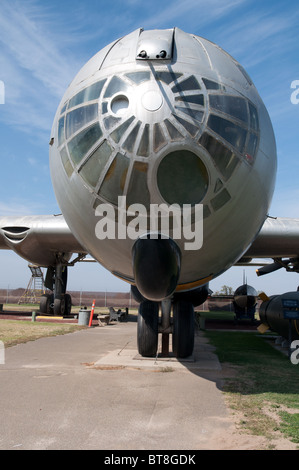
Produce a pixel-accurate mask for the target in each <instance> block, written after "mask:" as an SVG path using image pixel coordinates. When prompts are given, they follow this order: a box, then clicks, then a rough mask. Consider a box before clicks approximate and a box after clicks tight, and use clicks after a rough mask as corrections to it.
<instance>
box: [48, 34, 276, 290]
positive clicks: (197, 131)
mask: <svg viewBox="0 0 299 470" xmlns="http://www.w3.org/2000/svg"><path fill="white" fill-rule="evenodd" d="M145 33H146V36H144V43H143V36H142V35H143V34H145ZM161 37H162V42H163V41H164V43H163V44H166V45H165V48H167V47H168V46H167V44H168V43H167V41H170V39H171V41H172V42H171V48H169V50H167V54H171V58H167V59H163V58H161V57H159V58H158V54H157V55H156V58H154V57H153V54H154V53H155V51H158V49H159V48H160V44H161V43H160V41H161ZM146 44H152V45H153V50H152V51H151V53H150V54H151V57H150V58H149V57H138V54H140V51H141V52H142V50H143V49H144V48H146V47H149V46H146ZM155 48H156V49H155ZM167 57H168V56H167ZM188 80H189V82H188ZM189 83H190V84H189ZM192 83H193V84H192ZM213 84H214V85H213ZM95 87H98V89H99V96H96V95H94V94H93V92H94V89H95ZM184 87H185V88H184ZM86 90H87V91H86ZM84 93H85V95H84ZM87 95H89V97H87ZM84 96H85V97H84ZM199 96H201V98H199ZM215 96H216V98H215ZM223 97H225V98H223ZM227 97H228V98H227ZM90 98H91V99H90ZM225 100H226V102H227V103H231V101H232V100H234V103H235V104H236V106H237V107H238V106H239V105H240V106H241V105H242V106H245V107H246V109H247V111H246V112H247V114H248V116H249V112H250V117H248V118H246V119H247V121H246V122H245V123H244V122H242V116H241V117H240V116H239V115H236V114H235V112H236V111H235V110H234V109H233V110H232V111H230V110H229V109H226V110H225V109H224V108H221V106H222V105H221V103H223V102H224V101H225ZM217 103H218V104H217ZM219 103H220V104H219ZM83 105H84V106H83ZM87 105H88V110H87V109H84V110H83V107H84V108H87ZM92 106H93V108H92ZM219 106H220V107H219ZM81 108H82V109H81ZM80 109H81V111H80ZM252 109H254V110H255V111H254V112H255V118H254V119H255V120H256V121H257V122H258V124H257V122H256V123H255V124H254V123H253V122H251V121H252V120H253V117H252V114H251V110H252ZM80 113H81V114H80ZM230 113H231V114H230ZM87 114H89V115H90V116H91V117H90V118H86V115H87ZM79 115H81V116H85V117H83V119H85V122H84V123H83V125H82V124H80V122H79V123H78V122H77V121H78V116H79ZM76 119H77V121H76ZM226 123H227V125H226ZM84 126H85V127H84ZM83 127H84V129H90V132H89V134H88V139H89V142H88V145H85V143H86V141H83V140H82V139H81V137H80V136H82V128H83ZM84 132H85V131H84ZM234 132H235V133H236V132H239V133H240V135H238V136H237V137H234ZM92 133H93V134H92ZM91 134H92V135H95V137H94V138H93V139H92V141H91V143H90V136H91ZM86 136H87V131H86V132H85V139H87V137H86ZM80 139H81V140H80ZM242 139H243V140H244V142H243V143H244V145H243V144H241V143H240V142H241V140H242ZM250 139H252V140H254V142H255V147H254V153H253V151H252V152H250V151H249V150H248V148H249V145H250V144H249V140H250ZM220 147H221V149H225V151H223V150H222V152H224V154H225V155H226V156H225V157H224V159H225V158H226V160H224V163H222V161H221V158H220V157H221V152H220V157H219V156H217V158H216V157H215V155H213V149H214V148H216V149H217V152H218V153H219V148H220ZM78 148H79V151H78ZM107 149H108V150H107ZM80 152H81V154H80ZM97 152H98V153H97ZM176 152H178V154H181V155H183V156H184V155H187V156H189V155H190V154H192V155H195V156H197V157H198V159H199V161H200V164H201V165H202V166H203V167H204V169H205V170H204V176H203V179H204V181H205V186H204V188H203V189H202V190H200V188H199V192H198V194H199V196H198V199H196V197H197V196H196V194H195V195H194V200H191V204H192V203H195V202H200V203H201V204H203V206H204V219H203V246H202V248H201V249H199V250H185V248H184V246H185V245H184V244H185V242H186V240H185V239H184V237H182V238H181V239H180V240H176V242H177V244H178V245H179V248H180V250H181V253H182V265H181V274H180V279H179V284H178V290H184V289H188V288H193V287H196V286H197V285H201V284H204V283H206V282H207V281H208V280H210V279H212V278H214V277H216V276H218V275H219V274H221V273H222V272H224V271H225V270H227V269H228V268H229V267H231V266H232V265H233V264H234V263H235V262H236V261H237V260H238V259H239V258H240V257H241V256H242V255H243V254H244V253H245V252H246V250H247V249H248V248H249V246H250V244H251V243H252V241H253V240H254V239H255V238H256V236H257V234H258V232H259V231H260V229H261V227H262V225H263V223H264V221H265V219H266V216H267V212H268V209H269V205H270V202H271V198H272V194H273V190H274V182H275V175H276V146H275V138H274V134H273V130H272V126H271V122H270V118H269V116H268V113H267V111H266V108H265V106H264V104H263V102H262V100H261V98H260V96H259V94H258V92H257V90H256V88H255V87H254V85H253V84H252V82H251V80H250V78H249V77H248V76H247V74H246V73H245V71H244V70H243V69H242V67H241V66H240V65H239V64H238V63H237V62H236V61H235V60H234V59H233V58H232V57H231V56H229V55H228V54H227V53H225V52H224V51H223V50H222V49H221V48H219V47H218V46H217V45H215V44H213V43H211V42H210V41H208V40H205V39H203V38H200V37H198V36H194V35H191V34H186V33H184V32H183V31H181V30H179V29H177V28H175V29H174V30H166V32H165V35H163V32H159V31H158V30H154V31H151V32H143V31H142V30H136V31H134V32H133V33H131V34H129V35H127V36H125V37H124V38H121V39H119V40H118V41H115V42H114V43H112V44H110V45H108V46H107V47H106V48H104V49H103V50H102V51H100V52H99V53H98V54H96V55H95V56H94V57H93V58H92V59H91V60H90V61H89V62H88V63H87V64H86V65H85V66H84V67H83V68H82V69H81V70H80V72H79V73H78V75H77V76H76V77H75V79H74V80H73V82H72V83H71V84H70V86H69V88H68V89H67V91H66V93H65V95H64V96H63V98H62V100H61V103H60V105H59V107H58V110H57V114H56V117H55V119H54V123H53V128H52V133H51V146H50V168H51V175H52V181H53V186H54V190H55V193H56V197H57V200H58V203H59V205H60V208H61V211H62V213H63V215H64V217H65V220H66V222H67V224H68V226H69V227H70V230H71V232H72V233H73V234H74V236H75V237H76V239H78V241H79V243H80V245H81V246H83V247H84V248H85V249H86V251H88V252H89V253H91V254H92V256H93V257H94V258H95V259H96V260H97V261H98V262H99V263H101V264H102V265H103V266H105V267H106V268H107V269H108V270H109V271H111V272H113V273H114V274H116V275H117V276H119V277H121V278H122V279H125V280H128V281H129V282H132V283H134V277H133V270H132V246H133V244H134V240H131V239H130V238H128V237H126V238H125V239H117V237H116V239H109V238H106V239H102V240H99V238H98V237H97V234H96V226H97V223H98V221H99V218H98V217H97V215H96V208H97V207H98V205H100V204H106V203H109V204H111V205H112V206H113V207H115V208H116V210H117V207H116V205H117V198H118V196H124V197H126V198H127V201H128V202H129V203H138V202H142V203H144V204H145V206H146V207H148V205H149V204H162V203H168V204H169V203H170V202H172V201H170V198H169V199H168V200H166V199H167V197H168V196H165V195H168V194H170V193H171V187H169V182H167V183H166V182H165V183H164V182H163V178H164V179H165V180H167V170H165V171H164V173H163V172H162V170H161V168H162V162H166V159H167V158H168V156H169V155H177V153H176ZM227 154H229V155H230V157H229V158H228V157H227ZM97 159H98V160H97ZM219 159H220V160H219ZM174 161H175V160H174ZM99 165H102V167H101V171H99ZM180 165H181V166H180V168H179V170H178V171H180V172H181V169H182V167H183V164H182V163H181V162H180ZM185 166H186V167H188V159H186V165H185ZM167 168H170V165H169V163H168V167H167ZM170 170H171V168H170ZM187 170H188V169H186V172H187V173H186V174H187V177H186V179H185V181H183V184H182V186H183V188H182V187H179V191H178V197H179V203H180V204H182V203H184V197H185V194H186V193H187V192H188V190H189V189H190V190H191V189H192V188H193V187H194V186H195V187H196V184H195V185H194V184H193V181H192V184H190V181H189V179H188V178H190V174H191V176H192V168H191V170H190V171H189V173H188V171H187ZM171 171H172V170H171ZM97 172H99V173H97ZM160 174H162V177H161V178H160V180H161V181H159V175H160ZM174 175H175V178H178V177H177V175H176V174H175V173H174ZM179 182H180V184H181V180H180V181H179ZM200 184H202V183H200ZM167 185H168V186H167ZM200 191H201V192H200ZM192 197H193V196H192ZM187 199H188V198H187ZM188 202H190V201H188ZM193 206H194V204H193Z"/></svg>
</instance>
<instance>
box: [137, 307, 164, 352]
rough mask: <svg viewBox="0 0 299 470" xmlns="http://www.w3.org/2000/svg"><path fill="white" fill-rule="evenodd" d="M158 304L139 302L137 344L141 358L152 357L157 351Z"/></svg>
mask: <svg viewBox="0 0 299 470" xmlns="http://www.w3.org/2000/svg"><path fill="white" fill-rule="evenodd" d="M158 328H159V304H158V303H157V302H150V301H145V302H141V304H140V305H139V310H138V322H137V344H138V352H139V354H140V355H141V356H143V357H154V356H156V354H157V349H158Z"/></svg>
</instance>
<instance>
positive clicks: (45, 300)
mask: <svg viewBox="0 0 299 470" xmlns="http://www.w3.org/2000/svg"><path fill="white" fill-rule="evenodd" d="M39 309H40V313H44V314H46V315H50V314H51V294H44V295H42V297H41V299H40V306H39Z"/></svg>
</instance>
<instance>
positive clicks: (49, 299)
mask: <svg viewBox="0 0 299 470" xmlns="http://www.w3.org/2000/svg"><path fill="white" fill-rule="evenodd" d="M66 285H67V266H65V264H63V263H57V265H56V266H55V267H49V268H48V270H47V276H46V281H45V286H46V287H47V288H48V289H50V290H52V291H53V294H45V295H43V296H42V298H41V301H40V312H41V313H45V314H47V315H51V314H52V315H53V314H54V315H55V316H65V315H69V314H70V313H71V308H72V299H71V296H70V295H69V294H66Z"/></svg>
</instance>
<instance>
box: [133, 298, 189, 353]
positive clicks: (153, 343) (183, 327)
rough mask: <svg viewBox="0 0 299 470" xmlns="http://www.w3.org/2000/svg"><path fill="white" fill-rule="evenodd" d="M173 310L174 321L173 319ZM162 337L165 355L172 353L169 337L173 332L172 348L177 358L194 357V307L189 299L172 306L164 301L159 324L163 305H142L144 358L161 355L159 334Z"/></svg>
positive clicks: (139, 335)
mask: <svg viewBox="0 0 299 470" xmlns="http://www.w3.org/2000/svg"><path fill="white" fill-rule="evenodd" d="M171 308H172V310H173V318H171ZM159 333H161V334H162V356H168V354H169V335H170V334H171V333H172V349H173V353H174V355H175V357H177V358H185V357H188V356H191V354H192V353H193V348H194V308H193V304H192V303H191V302H189V301H186V300H177V301H175V302H173V304H172V303H171V300H169V299H166V300H163V301H162V302H161V319H160V321H159V303H158V302H152V301H148V300H146V301H143V302H141V303H140V305H139V311H138V325H137V343H138V352H139V354H140V355H141V356H145V357H154V356H156V355H157V349H158V334H159Z"/></svg>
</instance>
